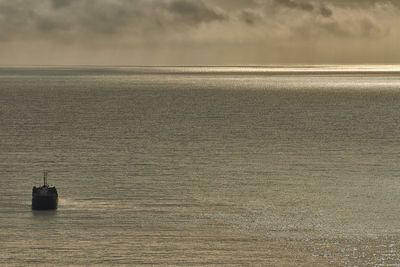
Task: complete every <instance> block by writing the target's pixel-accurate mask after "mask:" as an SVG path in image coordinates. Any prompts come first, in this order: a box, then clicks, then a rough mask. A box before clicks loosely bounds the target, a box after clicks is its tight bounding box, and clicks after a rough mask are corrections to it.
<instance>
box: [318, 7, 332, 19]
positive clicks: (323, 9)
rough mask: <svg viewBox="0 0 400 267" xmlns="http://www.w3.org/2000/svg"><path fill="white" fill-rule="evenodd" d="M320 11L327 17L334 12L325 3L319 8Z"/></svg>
mask: <svg viewBox="0 0 400 267" xmlns="http://www.w3.org/2000/svg"><path fill="white" fill-rule="evenodd" d="M319 12H320V14H321V15H322V16H323V17H327V18H328V17H330V16H332V14H333V11H332V10H331V9H330V8H328V7H327V6H324V5H322V6H321V7H320V8H319Z"/></svg>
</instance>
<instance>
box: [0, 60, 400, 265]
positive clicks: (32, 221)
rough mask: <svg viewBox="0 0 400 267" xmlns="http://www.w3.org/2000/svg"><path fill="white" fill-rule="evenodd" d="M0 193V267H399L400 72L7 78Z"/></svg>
mask: <svg viewBox="0 0 400 267" xmlns="http://www.w3.org/2000/svg"><path fill="white" fill-rule="evenodd" d="M44 171H48V182H49V184H50V185H53V186H56V188H57V190H58V193H59V206H58V209H57V210H55V211H32V209H31V197H32V187H33V186H39V185H41V184H42V183H43V179H42V178H43V172H44ZM0 184H1V185H0V188H1V193H0V266H119V265H120V266H145V265H146V266H215V265H221V266H400V67H399V66H336V65H332V66H331V65H329V66H326V65H324V66H300V65H296V66H246V67H239V66H234V67H140V66H115V67H107V66H106V67H105V66H48V67H47V66H30V67H18V66H2V67H0Z"/></svg>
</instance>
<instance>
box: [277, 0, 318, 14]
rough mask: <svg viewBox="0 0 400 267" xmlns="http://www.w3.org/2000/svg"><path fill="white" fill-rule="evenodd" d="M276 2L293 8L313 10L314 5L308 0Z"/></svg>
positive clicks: (278, 0) (279, 0) (282, 0)
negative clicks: (303, 0) (305, 0)
mask: <svg viewBox="0 0 400 267" xmlns="http://www.w3.org/2000/svg"><path fill="white" fill-rule="evenodd" d="M275 3H276V4H278V5H281V6H285V7H288V8H293V9H300V10H304V11H309V12H311V11H313V10H314V6H313V5H312V4H310V3H308V2H299V1H294V0H275Z"/></svg>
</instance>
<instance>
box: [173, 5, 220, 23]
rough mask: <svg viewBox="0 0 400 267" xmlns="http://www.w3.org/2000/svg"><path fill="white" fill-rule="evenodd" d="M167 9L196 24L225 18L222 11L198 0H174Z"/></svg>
mask: <svg viewBox="0 0 400 267" xmlns="http://www.w3.org/2000/svg"><path fill="white" fill-rule="evenodd" d="M168 10H169V11H170V12H171V13H172V14H174V15H176V16H177V17H179V18H180V19H183V20H184V21H186V22H193V23H196V24H198V23H202V22H211V21H214V20H216V21H222V20H225V19H227V16H225V15H224V14H223V12H221V11H220V10H217V9H216V8H211V7H209V6H207V5H205V4H204V2H202V1H199V0H174V1H172V2H171V3H170V4H169V6H168Z"/></svg>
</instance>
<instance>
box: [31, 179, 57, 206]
mask: <svg viewBox="0 0 400 267" xmlns="http://www.w3.org/2000/svg"><path fill="white" fill-rule="evenodd" d="M57 206H58V193H57V189H56V188H55V187H54V186H53V187H50V186H49V185H48V184H47V171H45V172H44V174H43V185H42V186H40V187H36V186H34V187H33V188H32V209H33V210H55V209H57Z"/></svg>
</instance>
